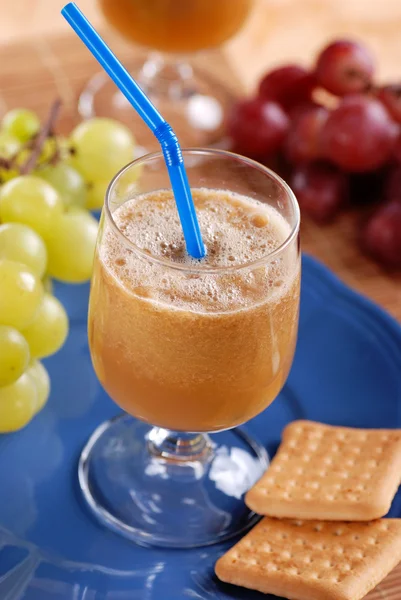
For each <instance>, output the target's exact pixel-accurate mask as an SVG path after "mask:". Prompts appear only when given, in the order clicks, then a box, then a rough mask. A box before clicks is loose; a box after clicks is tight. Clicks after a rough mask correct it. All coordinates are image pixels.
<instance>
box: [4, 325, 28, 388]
mask: <svg viewBox="0 0 401 600" xmlns="http://www.w3.org/2000/svg"><path fill="white" fill-rule="evenodd" d="M28 363H29V346H28V342H27V341H26V339H25V338H24V336H23V335H22V334H21V333H20V332H19V331H18V330H17V329H14V327H7V325H0V387H1V386H3V385H10V383H14V381H16V380H17V379H18V378H19V377H21V375H22V373H23V372H24V371H25V369H26V368H27V366H28Z"/></svg>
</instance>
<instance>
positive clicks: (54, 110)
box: [20, 98, 61, 175]
mask: <svg viewBox="0 0 401 600" xmlns="http://www.w3.org/2000/svg"><path fill="white" fill-rule="evenodd" d="M60 108H61V100H60V99H59V98H57V100H55V101H54V102H53V104H52V106H51V108H50V112H49V116H48V118H47V120H46V121H45V122H44V124H43V126H42V127H41V129H40V131H39V133H38V134H37V135H36V136H35V137H34V139H33V141H32V142H33V143H32V146H31V147H32V152H31V154H30V155H29V157H28V159H27V161H26V162H25V163H24V164H23V165H22V166H21V168H20V173H21V175H27V174H28V173H30V172H31V171H32V170H33V169H34V168H35V165H36V161H37V160H38V158H39V156H40V154H41V152H42V149H43V145H44V143H45V141H46V140H47V138H48V137H50V136H52V135H53V128H54V124H55V122H56V121H57V118H58V114H59V112H60ZM56 153H57V150H56ZM54 158H55V156H53V157H52V160H54Z"/></svg>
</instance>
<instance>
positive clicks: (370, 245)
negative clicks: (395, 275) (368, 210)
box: [362, 202, 401, 267]
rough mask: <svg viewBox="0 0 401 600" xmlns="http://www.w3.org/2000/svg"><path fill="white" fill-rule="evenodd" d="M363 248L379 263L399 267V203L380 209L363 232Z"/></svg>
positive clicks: (400, 265)
mask: <svg viewBox="0 0 401 600" xmlns="http://www.w3.org/2000/svg"><path fill="white" fill-rule="evenodd" d="M362 244H363V246H364V248H365V249H366V250H367V251H368V252H369V253H370V254H371V255H372V256H374V257H375V258H376V260H378V261H379V262H381V263H383V264H385V265H387V266H390V267H401V203H400V202H390V203H388V204H385V205H384V206H382V207H380V208H379V210H378V211H377V212H376V213H375V214H374V215H373V217H372V218H371V219H370V221H369V222H368V224H367V227H366V229H365V230H364V232H363V237H362Z"/></svg>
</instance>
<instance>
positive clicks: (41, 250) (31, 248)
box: [0, 223, 47, 278]
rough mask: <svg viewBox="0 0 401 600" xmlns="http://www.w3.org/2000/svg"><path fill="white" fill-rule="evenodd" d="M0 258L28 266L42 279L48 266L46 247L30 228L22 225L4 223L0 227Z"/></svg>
mask: <svg viewBox="0 0 401 600" xmlns="http://www.w3.org/2000/svg"><path fill="white" fill-rule="evenodd" d="M0 258H8V259H9V260H14V261H16V262H20V263H22V264H24V265H27V266H28V267H29V268H30V269H31V270H32V271H33V272H34V273H35V275H37V276H38V277H40V278H41V277H43V275H44V273H45V270H46V266H47V250H46V245H45V243H44V241H43V240H42V238H41V237H40V236H39V235H38V234H37V233H36V231H34V230H33V229H31V228H30V227H27V226H26V225H22V224H21V223H4V225H0Z"/></svg>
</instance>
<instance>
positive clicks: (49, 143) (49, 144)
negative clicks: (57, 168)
mask: <svg viewBox="0 0 401 600" xmlns="http://www.w3.org/2000/svg"><path fill="white" fill-rule="evenodd" d="M57 150H58V146H57V139H56V138H55V137H48V138H47V139H46V140H45V141H44V144H43V147H42V152H41V153H40V156H39V158H38V164H39V165H44V164H46V163H48V162H49V160H51V159H52V158H53V157H54V156H55V154H56V153H57Z"/></svg>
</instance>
